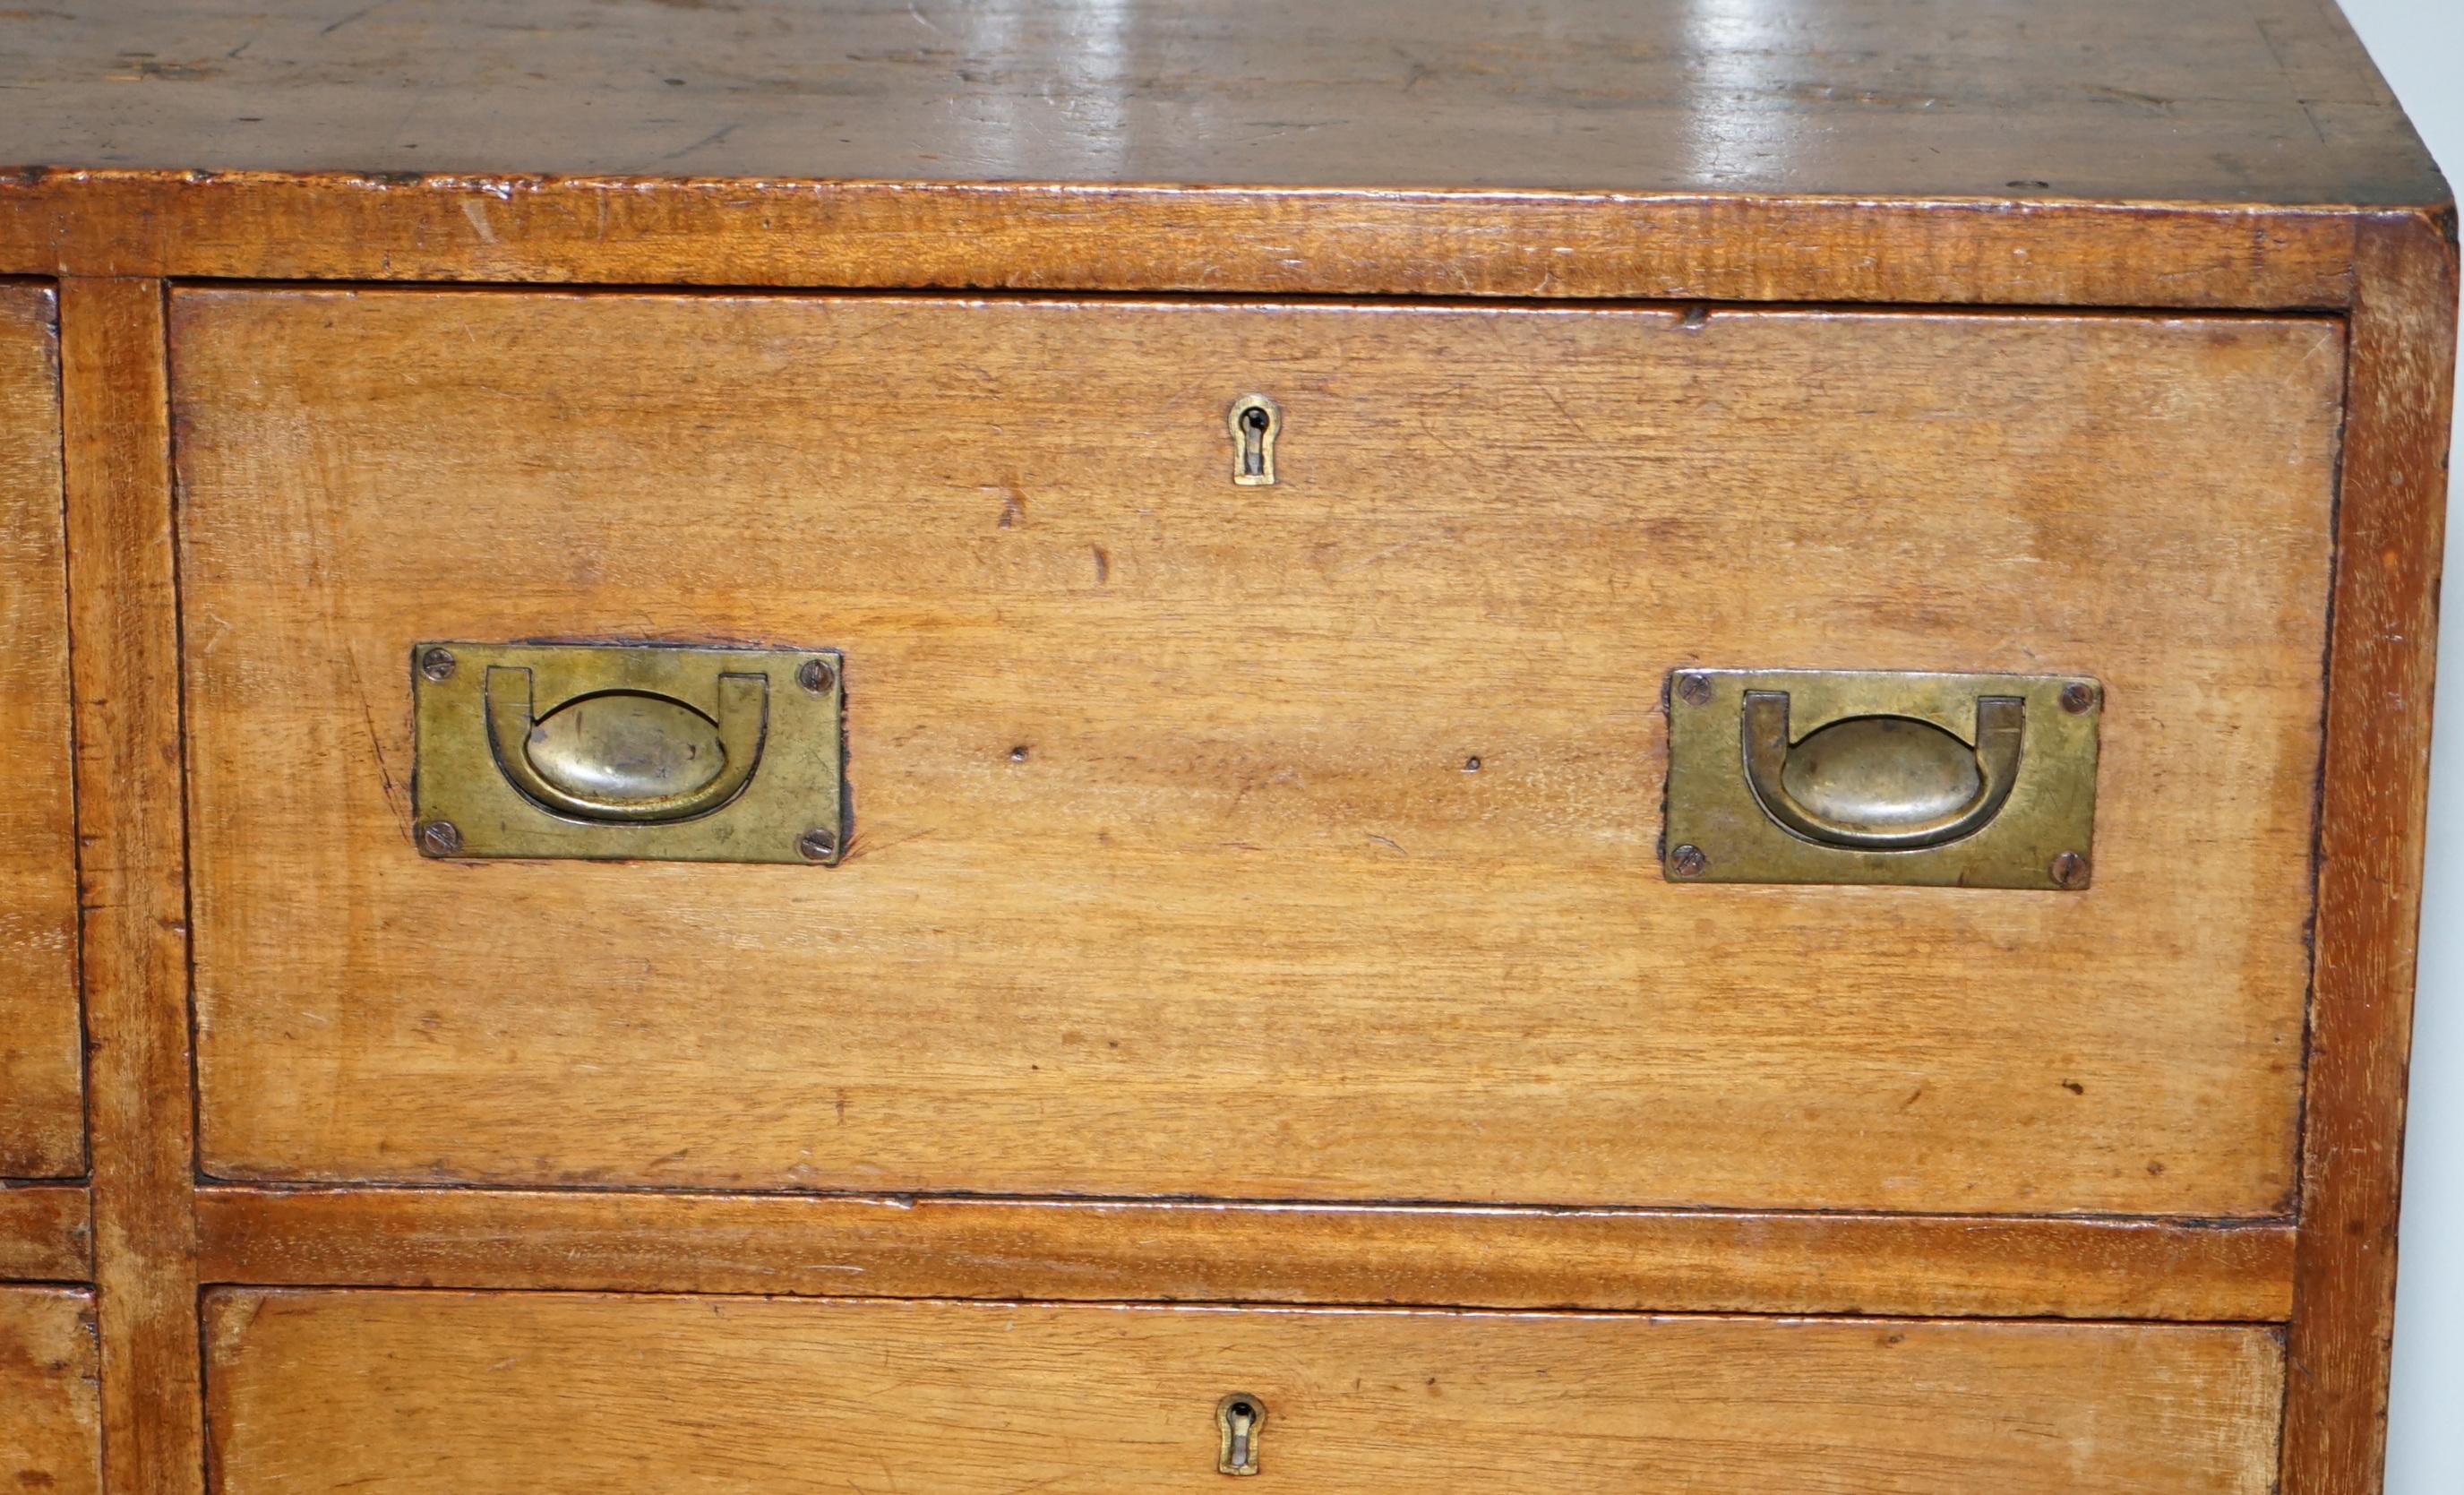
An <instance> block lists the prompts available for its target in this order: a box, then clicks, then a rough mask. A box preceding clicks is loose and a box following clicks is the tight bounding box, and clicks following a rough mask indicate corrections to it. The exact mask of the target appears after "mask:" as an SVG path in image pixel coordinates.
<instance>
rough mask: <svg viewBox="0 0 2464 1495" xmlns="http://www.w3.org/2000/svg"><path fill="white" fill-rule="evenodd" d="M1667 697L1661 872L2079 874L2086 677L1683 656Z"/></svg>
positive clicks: (2033, 877)
mask: <svg viewBox="0 0 2464 1495" xmlns="http://www.w3.org/2000/svg"><path fill="white" fill-rule="evenodd" d="M1667 702H1668V798H1667V815H1666V826H1665V831H1664V834H1663V840H1662V844H1661V866H1662V868H1663V870H1664V871H1665V873H1666V875H1667V876H1668V877H1669V878H1670V879H1671V880H1672V881H1680V882H1696V883H1898V884H1903V885H1912V886H1923V887H1960V888H2035V889H2051V890H2063V891H2077V890H2080V889H2083V888H2085V887H2086V886H2087V885H2088V881H2089V877H2090V873H2091V869H2092V868H2093V867H2094V846H2093V845H2092V841H2093V837H2094V832H2095V828H2096V759H2097V746H2098V733H2099V730H2100V727H2101V721H2102V716H2103V710H2104V692H2103V690H2102V688H2101V687H2100V686H2099V685H2098V684H2097V683H2096V682H2095V681H2093V680H2089V679H2086V678H2083V677H2081V676H2078V675H2000V674H1934V673H1894V672H1887V671H1812V670H1802V671H1797V670H1775V671H1738V670H1679V671H1673V672H1672V673H1671V674H1670V676H1669V683H1668V693H1667Z"/></svg>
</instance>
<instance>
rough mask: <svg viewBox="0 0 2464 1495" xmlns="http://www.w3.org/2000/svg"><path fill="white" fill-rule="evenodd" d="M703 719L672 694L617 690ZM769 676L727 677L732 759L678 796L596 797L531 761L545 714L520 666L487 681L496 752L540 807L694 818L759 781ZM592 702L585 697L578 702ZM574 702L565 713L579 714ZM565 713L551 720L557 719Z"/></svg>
mask: <svg viewBox="0 0 2464 1495" xmlns="http://www.w3.org/2000/svg"><path fill="white" fill-rule="evenodd" d="M614 694H624V695H632V696H639V697H643V698H647V699H648V700H650V701H654V702H659V703H663V704H664V705H666V706H671V707H674V708H676V709H677V710H679V711H681V712H686V713H692V714H693V715H694V716H696V717H698V716H699V715H700V714H699V713H698V712H696V711H694V709H693V707H692V706H690V705H688V704H687V703H685V702H682V701H678V700H676V699H674V698H673V697H672V696H668V695H663V694H657V693H650V692H631V691H627V692H616V693H614ZM769 695H770V681H769V677H768V676H767V675H759V674H721V675H720V676H719V677H718V718H717V726H718V744H719V748H720V751H721V752H722V753H723V754H724V755H725V761H724V763H723V764H722V766H721V767H720V769H719V771H718V773H717V774H715V775H714V776H713V777H712V778H711V780H709V781H708V782H706V783H703V784H701V785H699V786H697V787H695V788H693V789H689V790H686V791H684V792H681V793H676V794H661V795H647V796H641V797H627V796H617V795H610V794H607V793H605V792H591V791H589V790H585V789H583V788H582V787H578V786H576V785H575V784H572V783H559V782H557V781H555V780H554V779H553V778H551V777H550V775H549V774H548V773H547V772H545V771H542V770H541V768H540V767H539V763H538V762H537V761H535V760H534V759H533V758H532V756H531V751H530V747H531V737H532V733H533V731H534V729H535V728H537V726H538V725H539V719H540V718H539V713H538V712H536V711H535V710H534V709H533V702H532V699H531V672H530V671H529V670H527V669H524V668H522V667H520V666H516V665H491V666H489V667H488V678H487V716H488V736H489V739H490V741H491V743H492V745H493V746H494V747H495V758H496V766H497V767H498V768H500V769H502V770H503V771H504V775H505V778H506V779H507V780H510V781H511V782H512V783H513V785H514V787H515V788H517V789H518V790H520V791H521V792H522V793H523V794H524V795H525V796H527V797H528V798H529V799H530V800H531V801H532V802H534V803H537V804H539V805H540V806H541V807H543V808H546V809H550V810H553V811H555V812H557V813H558V814H561V815H567V816H571V817H572V818H574V819H576V820H584V821H605V822H613V823H617V824H655V823H658V822H663V821H680V820H691V819H692V818H693V817H694V816H696V815H702V814H706V813H708V812H709V811H711V810H715V809H716V808H718V807H719V806H720V805H722V804H725V803H726V802H728V801H730V800H732V799H734V798H736V796H737V793H738V792H739V791H741V790H742V789H743V787H744V786H745V784H747V783H748V782H750V781H751V780H752V779H753V771H754V769H755V768H757V767H759V764H760V761H761V750H762V746H763V742H764V738H765V737H766V735H767V727H768V719H769ZM587 698H588V697H578V698H577V700H581V699H587ZM574 704H575V702H573V701H568V702H565V703H563V704H561V705H560V706H559V707H558V708H557V712H562V711H566V710H569V709H571V708H572V707H573V706H574ZM557 712H551V713H549V714H548V715H556V714H557Z"/></svg>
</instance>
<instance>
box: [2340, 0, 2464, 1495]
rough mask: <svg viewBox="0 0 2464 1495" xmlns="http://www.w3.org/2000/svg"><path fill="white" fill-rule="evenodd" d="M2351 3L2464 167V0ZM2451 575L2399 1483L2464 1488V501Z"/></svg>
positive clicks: (2393, 1426)
mask: <svg viewBox="0 0 2464 1495" xmlns="http://www.w3.org/2000/svg"><path fill="white" fill-rule="evenodd" d="M2343 6H2344V13H2345V14H2346V15H2348V16H2350V17H2351V18H2352V22H2353V29H2354V30H2356V31H2358V32H2360V33H2361V34H2362V40H2363V41H2364V42H2365V43H2367V44H2368V46H2369V49H2370V55H2372V56H2374V57H2376V58H2377V59H2378V64H2379V71H2380V72H2382V73H2384V74H2386V75H2387V82H2388V83H2390V84H2391V85H2393V86H2394V88H2395V91H2396V95H2397V97H2398V98H2400V99H2403V100H2404V106H2405V108H2406V109H2407V110H2409V112H2410V113H2411V115H2412V121H2413V123H2414V125H2415V126H2416V127H2418V128H2419V129H2420V131H2421V134H2422V138H2423V139H2424V140H2427V141H2428V142H2429V143H2430V148H2431V152H2432V153H2433V154H2435V155H2436V156H2437V157H2438V162H2439V165H2442V166H2443V167H2445V168H2446V171H2447V175H2448V179H2449V180H2450V181H2451V182H2454V181H2457V180H2464V0H2343ZM2459 435H2464V432H2459ZM2459 445H2464V441H2459ZM2448 491H2449V494H2450V495H2451V498H2453V497H2454V496H2456V495H2464V481H2451V483H2450V485H2449V490H2448ZM2447 578H2448V588H2447V589H2448V593H2449V599H2448V600H2449V605H2448V607H2447V609H2446V616H2445V617H2444V618H2443V619H2442V620H2441V621H2440V626H2439V630H2438V656H2439V665H2440V671H2439V673H2440V675H2441V679H2440V681H2439V687H2440V689H2439V692H2438V716H2437V725H2436V729H2435V732H2436V736H2435V739H2434V746H2433V748H2432V749H2431V782H2430V870H2429V885H2428V890H2427V894H2426V897H2425V899H2424V902H2423V906H2422V911H2421V990H2420V996H2419V999H2418V1000H2417V1003H2416V1005H2415V1007H2414V1009H2413V1011H2414V1018H2413V1050H2412V1118H2411V1127H2410V1131H2409V1134H2408V1137H2407V1139H2406V1145H2405V1162H2404V1235H2403V1241H2402V1243H2401V1245H2400V1246H2399V1247H2398V1250H2399V1256H2398V1260H2397V1272H2396V1329H2395V1394H2394V1405H2393V1407H2392V1409H2391V1410H2390V1413H2389V1418H2388V1427H2387V1495H2464V503H2451V517H2450V520H2449V531H2448V541H2447Z"/></svg>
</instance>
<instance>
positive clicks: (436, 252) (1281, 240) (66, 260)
mask: <svg viewBox="0 0 2464 1495" xmlns="http://www.w3.org/2000/svg"><path fill="white" fill-rule="evenodd" d="M2425 210H2429V209H2425ZM2364 216H2365V215H2364V214H2362V213H2361V212H2359V211H2358V210H2357V209H2340V208H2334V207H2324V208H2282V207H2274V206H2266V205H2256V204H2251V205H2234V204H2191V203H2157V202H2145V203H2141V202H2101V201H2087V200H2051V201H2046V200H2018V199H2013V200H2009V201H2003V200H1989V199H1976V198H1946V199H1938V200H1937V199H1879V200H1878V199H1859V198H1847V197H1777V196H1756V195H1746V194H1733V195H1702V194H1666V195H1651V194H1631V193H1583V192H1566V191H1557V192H1499V191H1469V190H1463V191H1443V190H1425V189H1421V190H1401V189H1397V190H1371V189H1359V188H1300V187H1271V188H1270V187H1174V186H1122V185H1086V184H1067V183H1001V184H957V183H903V182H810V181H742V180H733V179H710V178H675V179H664V178H661V179H643V178H578V177H539V176H491V177H463V176H419V175H405V176H385V175H363V174H310V175H288V174H275V173H262V172H258V173H248V172H233V173H210V172H152V171H129V170H46V169H34V170H28V171H21V172H18V173H15V174H13V175H10V176H0V274H29V275H49V274H58V275H144V276H164V277H182V278H240V279H283V280H378V281H394V280H402V281H450V282H463V283H595V284H605V285H711V286H740V287H807V288H817V289H818V288H831V289H865V288H880V289H913V290H996V289H1005V290H1054V291H1060V290H1066V291H1083V292H1181V293H1197V294H1209V295H1337V296H1467V297H1533V298H1551V299H1553V298H1566V297H1574V298H1584V297H1617V298H1658V299H1680V300H1683V299H1705V300H1735V301H1799V300H1802V301H1843V302H1859V303H1892V302H1909V303H1941V304H1976V305H2041V306H2131V307H2158V308H2171V307H2180V308H2220V309H2222V308H2249V309H2266V310H2279V309H2295V308H2341V307H2343V306H2345V305H2347V304H2349V302H2350V300H2351V286H2352V261H2353V242H2354V234H2355V225H2356V224H2357V223H2358V222H2359V221H2361V220H2362V218H2363V217H2364Z"/></svg>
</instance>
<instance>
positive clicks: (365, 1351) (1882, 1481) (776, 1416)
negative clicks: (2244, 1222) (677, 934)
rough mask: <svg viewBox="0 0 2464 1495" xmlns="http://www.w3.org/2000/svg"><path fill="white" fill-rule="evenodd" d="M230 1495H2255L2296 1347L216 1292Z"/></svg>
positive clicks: (2005, 1332) (999, 1309) (1990, 1334)
mask: <svg viewBox="0 0 2464 1495" xmlns="http://www.w3.org/2000/svg"><path fill="white" fill-rule="evenodd" d="M208 1318H209V1334H210V1336H211V1342H210V1346H209V1359H210V1370H209V1381H210V1385H211V1396H212V1419H213V1430H214V1431H213V1440H214V1461H215V1470H216V1488H217V1489H218V1490H220V1491H222V1492H224V1495H257V1492H261V1491H274V1490H279V1491H286V1492H289V1491H316V1490H341V1489H350V1490H354V1491H361V1492H373V1495H389V1492H410V1491H438V1492H443V1491H452V1492H455V1495H495V1492H499V1491H503V1492H514V1491H520V1492H523V1495H558V1492H565V1491H571V1492H575V1495H580V1492H583V1491H599V1490H605V1489H609V1488H652V1489H658V1490H663V1491H674V1492H679V1495H684V1492H703V1491H710V1492H715V1491H721V1490H728V1491H734V1490H744V1489H762V1490H779V1491H807V1490H809V1491H816V1492H818V1491H824V1490H828V1491H844V1490H866V1491H889V1490H893V1489H929V1490H933V1491H935V1492H936V1495H978V1492H982V1495H991V1492H994V1491H1015V1490H1024V1489H1038V1488H1050V1489H1067V1490H1071V1491H1081V1492H1086V1495H1115V1492H1117V1495H1130V1492H1137V1495H1147V1492H1151V1491H1161V1490H1190V1491H1197V1490H1214V1489H1218V1488H1221V1487H1222V1483H1221V1482H1222V1479H1223V1477H1222V1476H1221V1474H1219V1473H1218V1472H1216V1468H1215V1463H1216V1459H1217V1441H1216V1428H1215V1408H1216V1404H1217V1402H1218V1400H1219V1399H1220V1398H1221V1397H1222V1396H1224V1395H1226V1394H1227V1393H1231V1392H1236V1391H1237V1392H1245V1393H1249V1394H1251V1395H1253V1396H1257V1397H1258V1398H1260V1399H1261V1400H1263V1401H1264V1402H1265V1406H1266V1409H1267V1415H1266V1423H1265V1430H1264V1438H1263V1440H1262V1442H1261V1444H1260V1464H1261V1469H1260V1474H1261V1478H1262V1479H1263V1480H1267V1481H1272V1482H1274V1483H1275V1484H1277V1485H1281V1486H1284V1487H1288V1488H1292V1489H1306V1490H1311V1491H1324V1492H1328V1495H1348V1492H1354V1491H1358V1492H1367V1491H1373V1490H1374V1491H1381V1492H1382V1491H1392V1490H1406V1489H1408V1490H1426V1491H1431V1492H1464V1495H1469V1492H1475V1491H1478V1492H1486V1491H1493V1490H1497V1489H1505V1488H1516V1489H1546V1490H1553V1491H1562V1492H1565V1495H1593V1492H1599V1495H1606V1492H1609V1491H1618V1492H1623V1491H1630V1490H1635V1489H1650V1490H1654V1491H1668V1492H1704V1495H1709V1492H1712V1491H1720V1492H1727V1491H1732V1490H1736V1489H1740V1488H1770V1489H1786V1490H1797V1491H1807V1492H1822V1495H1852V1492H1853V1495H1875V1492H1882V1491H1892V1492H1918V1491H1927V1492H1941V1495H1952V1492H1958V1495H1969V1492H1973V1491H1976V1490H1980V1489H1996V1488H2000V1489H2026V1490H2040V1489H2041V1490H2052V1489H2060V1490H2063V1491H2068V1492H2078V1495H2097V1492H2112V1495H2120V1492H2123V1491H2128V1492H2132V1495H2140V1492H2145V1491H2150V1490H2163V1491H2166V1492H2167V1495H2211V1492H2228V1491H2230V1492H2233V1495H2259V1492H2263V1491H2266V1490H2267V1489H2269V1487H2270V1485H2271V1483H2272V1480H2273V1477H2274V1474H2275V1449H2276V1424H2277V1398H2278V1396H2280V1395H2281V1392H2282V1382H2283V1365H2282V1350H2281V1347H2280V1345H2279V1343H2278V1341H2277V1336H2276V1335H2275V1334H2274V1333H2273V1332H2272V1331H2269V1330H2260V1329H2250V1328H2183V1327H2161V1328H2160V1327H2145V1326H2120V1325H2047V1324H1956V1323H1944V1322H1927V1321H1923V1320H1889V1319H1883V1320H1861V1321H1859V1320H1850V1321H1845V1322H1823V1321H1814V1320H1797V1321H1788V1320H1771V1319H1682V1318H1644V1317H1635V1316H1626V1317H1599V1316H1579V1317H1578V1316H1571V1315H1569V1316H1557V1315H1538V1314H1469V1313H1430V1312H1417V1313H1415V1312H1346V1311H1330V1310H1315V1311H1307V1310H1294V1309H1244V1310H1222V1309H1217V1310H1206V1309H1188V1308H1182V1309H1172V1308H1096V1307H1074V1308H1067V1307H1045V1306H1032V1305H1024V1306H1023V1305H1011V1304H950V1303H930V1302H927V1303H889V1302H884V1303H872V1304H863V1305H851V1304H844V1303H840V1304H827V1303H814V1302H804V1303H790V1302H780V1301H765V1300H761V1299H728V1298H605V1297H596V1296H588V1295H579V1294H519V1293H500V1294H444V1293H410V1292H261V1291H250V1290H227V1291H220V1292H216V1293H215V1294H213V1296H212V1300H211V1302H210V1304H209V1314H208Z"/></svg>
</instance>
